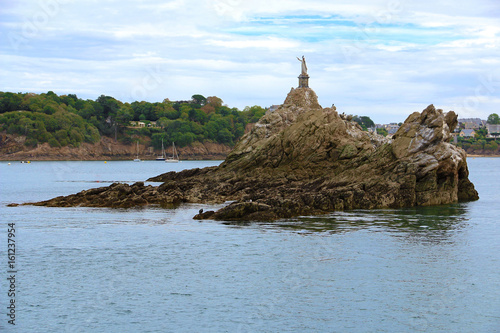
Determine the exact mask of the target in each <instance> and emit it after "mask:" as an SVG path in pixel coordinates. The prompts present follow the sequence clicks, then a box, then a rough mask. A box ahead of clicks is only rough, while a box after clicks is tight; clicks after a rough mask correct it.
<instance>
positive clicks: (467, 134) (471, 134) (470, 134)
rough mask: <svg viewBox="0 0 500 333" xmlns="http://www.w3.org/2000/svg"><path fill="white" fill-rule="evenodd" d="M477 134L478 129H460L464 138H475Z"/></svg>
mask: <svg viewBox="0 0 500 333" xmlns="http://www.w3.org/2000/svg"><path fill="white" fill-rule="evenodd" d="M475 135H476V131H474V130H473V129H463V130H461V131H460V136H461V137H463V138H473V137H474V136H475Z"/></svg>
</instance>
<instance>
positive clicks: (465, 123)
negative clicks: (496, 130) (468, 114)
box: [458, 118, 486, 129]
mask: <svg viewBox="0 0 500 333" xmlns="http://www.w3.org/2000/svg"><path fill="white" fill-rule="evenodd" d="M458 123H459V124H460V127H462V128H465V129H478V128H481V127H484V126H485V124H486V121H485V120H481V119H480V118H462V119H458Z"/></svg>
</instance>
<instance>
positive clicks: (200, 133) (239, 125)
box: [0, 91, 265, 149]
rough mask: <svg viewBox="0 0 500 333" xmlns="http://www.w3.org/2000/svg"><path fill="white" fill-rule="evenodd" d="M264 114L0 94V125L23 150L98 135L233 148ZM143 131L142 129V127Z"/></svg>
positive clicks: (208, 106) (209, 104)
mask: <svg viewBox="0 0 500 333" xmlns="http://www.w3.org/2000/svg"><path fill="white" fill-rule="evenodd" d="M264 113H265V109H264V108H262V107H260V106H252V107H247V108H245V109H244V110H243V111H240V110H238V109H237V108H230V107H228V106H226V105H223V101H222V100H221V99H220V98H218V97H215V96H212V97H206V98H205V97H204V96H202V95H193V96H192V97H191V99H190V100H187V101H170V100H168V99H165V100H163V101H162V102H156V103H150V102H144V101H142V102H133V103H123V102H121V101H119V100H117V99H115V98H113V97H110V96H104V95H101V96H99V97H98V98H97V99H96V100H95V101H94V100H89V99H87V100H83V99H80V98H78V97H77V96H76V95H74V94H69V95H61V96H58V95H56V94H55V93H54V92H52V91H49V92H47V93H45V94H33V93H11V92H0V126H1V128H0V129H1V130H3V131H7V133H8V134H19V135H25V136H26V137H27V140H26V142H25V145H27V146H36V145H37V144H38V143H44V142H48V143H49V144H50V145H51V146H52V147H63V146H74V147H78V146H79V145H80V144H81V143H82V142H89V143H95V142H98V141H99V140H100V137H101V136H108V137H112V138H115V139H116V140H118V141H120V142H123V143H132V142H135V141H136V140H137V141H140V140H141V138H144V137H149V138H151V142H152V145H153V147H154V148H156V149H158V148H160V147H161V141H162V139H163V142H164V144H165V145H169V144H171V143H172V142H175V144H176V145H178V146H180V147H183V146H186V145H189V144H191V143H193V142H195V141H198V142H216V143H222V144H226V145H229V146H232V145H233V144H234V143H235V142H236V141H237V140H238V139H239V138H240V137H241V136H242V135H243V134H244V131H245V126H246V125H247V124H248V123H254V122H256V121H257V120H258V119H259V118H260V117H262V115H263V114H264ZM141 126H143V127H141Z"/></svg>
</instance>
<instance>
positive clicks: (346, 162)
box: [34, 88, 479, 220]
mask: <svg viewBox="0 0 500 333" xmlns="http://www.w3.org/2000/svg"><path fill="white" fill-rule="evenodd" d="M456 125H457V115H456V114H455V113H454V112H453V111H450V112H448V113H443V111H442V110H437V109H436V108H435V107H434V106H433V105H430V106H428V107H427V108H426V109H425V110H424V111H423V112H415V113H413V114H411V115H410V116H409V117H408V118H407V120H406V121H405V123H404V124H403V125H402V126H401V128H400V129H399V130H398V132H397V133H396V134H395V135H394V137H393V138H392V139H387V138H384V137H382V136H380V135H377V134H372V133H368V132H365V131H362V129H361V127H360V126H359V125H358V124H357V123H355V122H353V121H350V120H349V117H346V116H344V115H343V114H341V115H339V114H338V113H337V111H336V109H335V107H333V108H322V107H321V106H320V105H319V104H318V101H317V96H316V94H315V93H314V91H313V90H312V89H310V88H297V89H292V91H291V92H290V93H289V94H288V96H287V98H286V100H285V102H284V103H283V105H281V106H280V107H279V108H278V110H276V111H275V112H272V113H270V114H268V115H266V116H264V117H263V118H262V119H261V120H259V122H258V123H257V124H256V125H255V127H254V128H253V129H252V130H251V131H250V132H249V133H247V134H246V135H244V136H243V138H242V139H241V140H240V141H239V142H238V143H237V145H236V146H235V148H234V149H233V150H232V151H231V152H230V153H229V155H228V156H227V158H226V159H225V161H224V162H223V163H222V164H221V165H220V166H218V167H209V168H204V169H193V170H185V171H182V172H169V173H166V174H163V175H160V176H157V177H153V178H151V179H149V181H156V182H162V184H161V185H160V186H151V185H149V186H145V185H144V183H136V184H134V185H127V184H112V185H111V186H109V187H102V188H98V189H91V190H87V191H82V192H80V193H77V194H74V195H70V196H66V197H58V198H54V199H51V200H47V201H43V202H39V203H34V205H42V206H57V207H67V206H88V207H135V206H146V205H160V206H164V207H170V206H171V205H176V204H180V203H205V204H221V203H228V204H227V205H226V206H224V207H223V208H221V209H219V210H218V211H207V212H200V214H198V215H196V216H195V217H194V218H196V219H216V220H275V219H280V218H289V217H292V216H299V215H316V214H324V213H327V212H331V211H336V210H346V209H374V208H400V207H410V206H427V205H440V204H449V203H454V202H458V201H471V200H477V199H478V198H479V197H478V194H477V192H476V190H475V189H474V185H473V184H472V183H471V182H470V181H469V179H468V168H467V161H466V153H465V151H464V150H463V149H461V148H457V147H455V146H453V145H452V144H450V143H449V140H450V138H451V134H450V133H451V132H452V131H453V129H454V128H455V127H456Z"/></svg>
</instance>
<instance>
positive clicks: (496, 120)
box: [487, 113, 500, 125]
mask: <svg viewBox="0 0 500 333" xmlns="http://www.w3.org/2000/svg"><path fill="white" fill-rule="evenodd" d="M487 123H488V124H491V125H498V124H500V117H499V116H498V114H496V113H492V114H490V115H489V116H488V120H487Z"/></svg>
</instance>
